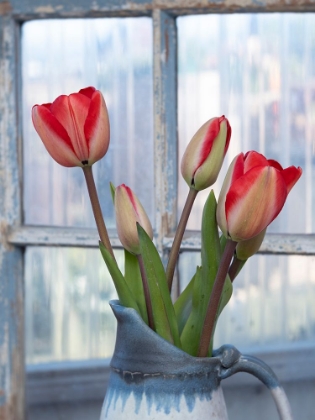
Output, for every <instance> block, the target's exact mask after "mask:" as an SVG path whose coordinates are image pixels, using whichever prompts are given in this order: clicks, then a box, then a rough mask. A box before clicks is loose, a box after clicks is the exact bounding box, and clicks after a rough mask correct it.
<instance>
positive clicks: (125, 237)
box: [115, 184, 153, 255]
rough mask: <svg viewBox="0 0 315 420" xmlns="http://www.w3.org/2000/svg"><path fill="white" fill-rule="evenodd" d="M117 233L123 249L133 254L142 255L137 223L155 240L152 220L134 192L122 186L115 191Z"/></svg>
mask: <svg viewBox="0 0 315 420" xmlns="http://www.w3.org/2000/svg"><path fill="white" fill-rule="evenodd" d="M115 213H116V225H117V232H118V236H119V239H120V242H121V243H122V245H123V247H124V248H125V249H127V251H129V252H131V253H132V254H136V255H138V254H140V243H139V238H138V231H137V223H139V224H140V225H141V226H142V228H143V229H144V230H145V231H146V233H147V234H148V235H149V237H150V238H151V239H152V238H153V230H152V226H151V223H150V220H149V218H148V216H147V214H146V212H145V210H144V208H143V207H142V205H141V203H140V201H139V200H138V198H137V196H136V195H135V194H134V192H133V191H132V190H131V189H130V188H129V187H127V186H126V185H124V184H122V185H119V186H118V187H117V188H116V191H115Z"/></svg>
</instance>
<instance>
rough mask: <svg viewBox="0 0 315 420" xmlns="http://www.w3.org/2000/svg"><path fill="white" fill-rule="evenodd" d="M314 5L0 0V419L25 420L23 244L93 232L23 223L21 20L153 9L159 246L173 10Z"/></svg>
mask: <svg viewBox="0 0 315 420" xmlns="http://www.w3.org/2000/svg"><path fill="white" fill-rule="evenodd" d="M314 10H315V0H287V1H286V2H283V1H281V0H261V1H260V2H256V1H253V0H212V1H211V0H151V1H149V0H130V1H128V0H95V1H93V2H91V1H90V0H76V1H71V0H68V1H65V0H64V1H63V2H62V1H60V0H9V1H8V0H7V1H6V0H0V235H1V236H0V420H25V391H24V390H25V386H24V384H25V374H24V372H25V366H24V316H23V307H24V290H23V250H24V247H25V246H27V245H50V246H84V247H85V246H88V247H91V246H95V244H96V243H97V239H98V237H97V234H96V231H95V230H93V229H91V230H86V229H84V230H78V229H76V230H72V229H60V228H59V229H57V228H56V229H55V228H45V229H43V228H39V227H32V226H24V225H23V218H22V201H21V191H22V183H23V180H22V176H21V172H22V171H21V169H22V165H21V161H22V160H21V149H22V143H21V134H20V133H21V130H20V119H19V114H20V107H19V103H20V101H19V96H20V71H19V66H20V59H19V57H20V41H19V31H20V25H21V23H22V22H24V21H26V20H30V19H43V18H70V17H71V18H73V17H78V18H79V17H80V18H81V17H101V16H103V17H105V16H118V17H119V16H120V17H123V16H152V18H153V31H154V59H153V66H154V138H155V165H156V167H155V191H156V193H155V194H156V203H157V206H156V210H157V211H156V220H155V226H156V241H157V244H158V246H159V249H160V250H161V251H164V252H167V251H168V249H169V247H170V244H171V242H172V233H173V231H174V228H175V224H176V199H177V198H176V194H177V166H176V161H177V159H176V156H177V109H176V94H177V86H176V47H177V39H176V24H175V19H176V17H177V16H180V15H186V14H193V13H194V14H197V13H235V12H313V11H314ZM174 157H175V158H174ZM174 162H175V163H174ZM112 239H113V245H114V246H116V247H118V246H119V242H118V240H117V238H116V237H115V235H112ZM183 249H185V250H198V249H200V235H199V234H198V232H197V233H194V232H192V233H191V234H189V235H188V236H187V237H186V239H185V241H184V243H183ZM262 252H264V253H280V254H289V255H290V254H303V255H314V254H315V235H285V236H283V235H267V237H266V239H265V241H264V244H263V247H262ZM301 354H302V355H304V356H305V355H306V354H307V355H308V357H309V358H310V359H312V361H311V363H313V364H314V359H315V356H314V352H310V350H309V349H308V350H305V351H303V350H300V351H299V355H301ZM270 357H271V356H270ZM282 357H283V356H282ZM292 357H296V354H295V353H294V355H293V354H291V353H288V355H287V359H288V360H287V362H286V366H289V361H290V360H292ZM269 362H270V363H271V365H272V364H274V363H277V355H274V356H272V357H271V359H270V361H269ZM91 363H92V362H91ZM302 364H303V366H304V360H301V366H300V367H302ZM92 365H93V363H92ZM92 365H90V366H83V365H80V366H79V365H76V367H73V365H71V366H69V365H68V367H64V369H60V368H58V367H56V366H55V365H54V366H52V367H50V368H49V366H47V370H46V371H45V370H44V371H42V370H40V369H39V370H36V367H35V368H34V367H33V368H31V369H30V371H29V374H28V377H29V384H30V389H31V390H32V389H37V390H38V389H40V387H41V389H43V387H42V385H40V384H42V383H43V382H40V381H41V380H42V381H44V382H45V381H48V380H49V378H50V376H49V372H51V371H53V372H54V377H55V378H56V372H57V371H59V372H60V378H61V382H62V377H65V374H66V373H67V372H68V370H69V369H70V371H71V372H72V373H71V374H72V378H73V377H74V376H75V375H74V372H76V375H77V376H78V375H79V376H78V377H80V375H81V376H82V375H84V372H86V371H88V372H89V375H90V376H89V377H91V369H92V372H94V371H95V372H96V374H98V372H99V369H94V370H93V366H94V365H93V366H92ZM107 366H108V364H107V362H104V366H103V368H104V372H106V371H107V370H108V367H107ZM67 369H68V370H67ZM71 369H72V370H71ZM76 369H77V370H76ZM294 372H295V375H296V374H297V372H298V374H297V375H298V376H297V377H298V379H303V378H306V377H309V375H310V371H309V370H308V369H306V370H305V369H304V370H303V369H299V366H297V365H295V368H294ZM303 372H304V373H303ZM68 373H69V372H68ZM69 374H70V373H69ZM73 375H74V376H73ZM290 375H291V376H290ZM57 376H58V375H57ZM283 376H284V378H286V377H288V378H289V377H292V372H291V370H290V369H288V368H284V373H283ZM75 377H76V376H75ZM95 379H96V377H95ZM58 386H60V385H57V387H58ZM32 387H33V388H32ZM30 392H31V393H32V391H30ZM57 394H58V393H57ZM34 395H35V394H33V397H32V395H31V399H32V398H33V399H34ZM47 398H48V397H47ZM56 398H57V399H58V397H56ZM70 399H71V398H70ZM35 400H36V397H35Z"/></svg>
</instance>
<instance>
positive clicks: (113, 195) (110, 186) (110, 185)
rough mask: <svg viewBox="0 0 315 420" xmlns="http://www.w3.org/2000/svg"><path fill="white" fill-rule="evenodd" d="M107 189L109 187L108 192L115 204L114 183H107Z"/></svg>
mask: <svg viewBox="0 0 315 420" xmlns="http://www.w3.org/2000/svg"><path fill="white" fill-rule="evenodd" d="M109 189H110V193H111V196H112V200H113V203H114V204H115V192H116V188H115V185H114V184H113V183H112V182H110V183H109Z"/></svg>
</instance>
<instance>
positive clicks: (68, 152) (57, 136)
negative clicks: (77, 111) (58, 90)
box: [32, 104, 80, 167]
mask: <svg viewBox="0 0 315 420" xmlns="http://www.w3.org/2000/svg"><path fill="white" fill-rule="evenodd" d="M48 105H50V104H45V105H35V106H34V107H33V109H32V120H33V124H34V127H35V129H36V131H37V133H38V134H39V136H40V137H41V139H42V141H43V143H44V145H45V147H46V149H47V151H48V153H49V154H50V155H51V157H52V158H53V159H55V160H56V162H58V163H59V164H60V165H62V166H67V167H71V166H78V165H79V164H80V162H79V160H78V158H77V156H76V154H75V151H74V149H73V146H72V143H71V140H70V137H69V135H68V133H67V131H66V130H65V129H64V127H63V126H62V125H61V124H60V122H59V121H58V120H57V119H56V117H55V116H54V115H52V113H51V112H50V110H49V108H50V106H48Z"/></svg>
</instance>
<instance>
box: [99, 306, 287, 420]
mask: <svg viewBox="0 0 315 420" xmlns="http://www.w3.org/2000/svg"><path fill="white" fill-rule="evenodd" d="M111 306H112V309H113V312H114V314H115V316H116V318H117V321H118V327H117V336H116V346H115V351H114V355H113V358H112V361H111V372H110V379H109V384H108V388H107V392H106V397H105V400H104V404H103V408H102V413H101V419H100V420H105V419H109V420H123V419H124V420H134V419H138V420H155V419H156V420H157V419H158V420H164V419H165V420H170V419H172V420H175V419H176V420H186V419H187V420H188V419H190V420H200V419H205V420H206V419H208V420H228V416H227V411H226V406H225V402H224V397H223V393H222V389H221V386H220V383H221V381H222V379H225V378H228V377H229V376H231V375H233V374H235V373H237V372H248V373H251V374H252V375H254V376H256V377H257V378H258V379H260V380H261V381H262V382H263V383H264V384H265V385H266V386H267V387H268V388H269V389H270V391H271V392H272V395H273V397H274V400H275V403H276V405H277V409H278V412H279V418H280V419H281V420H292V414H291V410H290V406H289V403H288V400H287V398H286V395H285V393H284V391H283V389H282V387H281V386H280V384H279V381H278V379H277V377H276V375H275V374H274V373H273V371H272V370H271V369H270V368H269V367H268V366H267V365H266V364H265V363H263V362H262V361H261V360H259V359H257V358H254V357H251V356H244V355H241V354H240V352H239V351H238V350H237V349H236V348H235V347H233V346H230V345H225V346H222V347H221V348H220V349H219V350H217V351H215V352H214V354H213V357H209V358H198V357H192V356H190V355H189V354H187V353H185V352H183V351H182V350H180V349H178V348H177V347H175V346H173V345H172V344H170V343H169V342H167V341H165V340H164V339H163V338H161V337H160V336H159V335H157V334H156V333H155V332H154V331H153V330H151V329H150V328H149V327H148V326H147V325H146V324H145V323H144V322H143V320H142V319H141V318H140V316H139V315H138V314H137V312H136V311H135V310H133V309H131V308H125V307H123V306H121V305H119V303H118V302H117V301H112V302H111ZM231 420H233V419H231ZM266 420H267V419H266Z"/></svg>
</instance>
